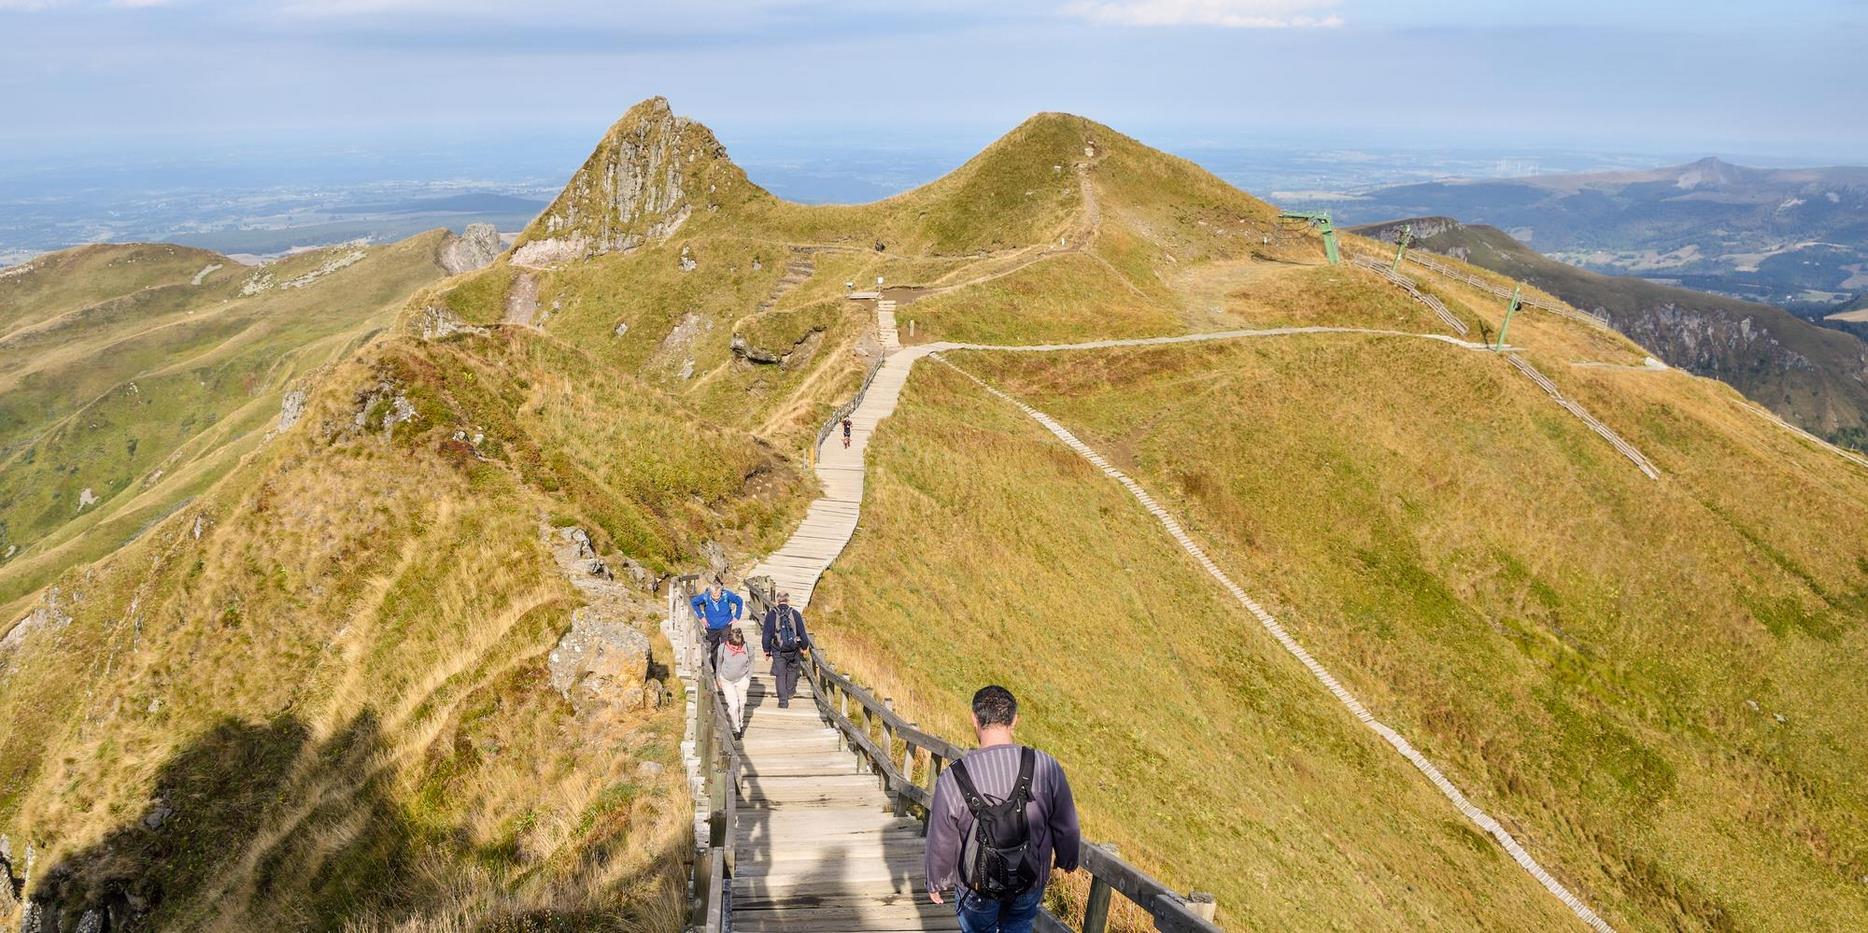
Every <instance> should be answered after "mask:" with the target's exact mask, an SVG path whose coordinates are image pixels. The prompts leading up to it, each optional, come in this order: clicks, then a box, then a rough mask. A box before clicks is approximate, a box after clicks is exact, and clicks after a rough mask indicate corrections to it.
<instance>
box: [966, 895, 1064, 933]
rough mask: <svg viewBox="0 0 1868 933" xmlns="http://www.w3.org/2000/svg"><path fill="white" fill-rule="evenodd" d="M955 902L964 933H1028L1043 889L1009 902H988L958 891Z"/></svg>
mask: <svg viewBox="0 0 1868 933" xmlns="http://www.w3.org/2000/svg"><path fill="white" fill-rule="evenodd" d="M957 893H958V894H959V895H960V897H959V899H958V900H956V901H955V902H954V910H955V912H956V913H958V914H959V915H960V929H961V930H962V931H963V933H1031V924H1032V921H1034V920H1036V919H1037V918H1038V903H1039V902H1040V901H1042V900H1044V886H1043V885H1039V886H1037V887H1035V888H1032V889H1031V890H1029V891H1026V892H1025V893H1023V894H1020V895H1019V896H1018V897H1016V898H1013V899H1012V900H1011V901H1009V902H1007V901H990V900H987V899H985V898H983V897H979V896H977V895H975V894H974V893H973V892H971V891H968V890H965V889H961V890H960V891H959V892H957Z"/></svg>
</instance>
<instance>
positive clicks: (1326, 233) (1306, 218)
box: [1278, 211, 1342, 266]
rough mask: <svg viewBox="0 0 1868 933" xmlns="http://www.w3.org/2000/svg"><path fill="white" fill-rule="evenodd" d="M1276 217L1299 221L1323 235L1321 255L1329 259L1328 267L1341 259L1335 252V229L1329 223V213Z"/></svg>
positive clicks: (1288, 212) (1303, 212)
mask: <svg viewBox="0 0 1868 933" xmlns="http://www.w3.org/2000/svg"><path fill="white" fill-rule="evenodd" d="M1278 217H1279V218H1280V219H1283V220H1301V221H1303V222H1305V223H1307V224H1309V225H1311V226H1313V227H1315V228H1317V231H1318V232H1319V233H1322V234H1323V255H1324V256H1327V257H1329V260H1330V265H1332V266H1333V265H1336V263H1337V262H1338V261H1339V260H1341V259H1342V254H1340V253H1338V252H1337V251H1336V227H1335V226H1333V225H1332V224H1331V223H1330V212H1329V211H1285V212H1284V213H1282V214H1279V215H1278Z"/></svg>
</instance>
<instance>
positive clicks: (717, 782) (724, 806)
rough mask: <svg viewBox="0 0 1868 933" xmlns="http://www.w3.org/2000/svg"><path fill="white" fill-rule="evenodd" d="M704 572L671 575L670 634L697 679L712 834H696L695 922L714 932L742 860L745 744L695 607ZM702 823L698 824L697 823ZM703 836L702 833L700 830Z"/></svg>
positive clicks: (681, 666) (698, 742) (680, 669)
mask: <svg viewBox="0 0 1868 933" xmlns="http://www.w3.org/2000/svg"><path fill="white" fill-rule="evenodd" d="M699 580H700V576H699V575H698V574H687V575H685V576H680V577H676V578H674V579H673V580H671V581H669V587H668V627H667V633H668V640H669V643H670V644H671V645H673V646H674V650H675V670H676V672H677V673H679V674H680V675H681V676H683V677H685V678H689V679H691V680H692V682H693V684H694V695H693V696H692V697H691V698H690V699H692V701H693V703H694V708H693V710H692V712H691V713H690V715H691V716H692V720H691V726H692V729H693V736H694V753H693V754H694V758H693V761H694V764H693V770H694V772H695V777H697V778H698V779H699V786H698V788H697V790H698V792H699V797H700V800H702V801H705V806H706V816H707V819H706V839H705V841H704V842H702V841H701V840H700V839H698V838H697V839H696V840H695V841H696V843H697V845H696V848H695V851H696V852H697V853H698V857H697V859H696V861H695V864H694V870H693V876H692V883H693V889H692V891H691V894H692V897H691V899H690V901H689V902H690V903H691V904H693V905H694V911H693V916H692V918H691V925H692V926H694V927H698V928H699V929H702V930H706V931H709V933H714V931H720V930H724V929H726V925H727V923H728V919H727V918H728V917H730V916H731V915H732V904H731V902H730V900H731V891H732V880H733V869H734V867H735V865H736V862H737V860H736V858H735V855H736V853H735V852H734V851H733V847H734V842H733V840H734V833H733V826H734V823H735V822H736V821H737V819H738V817H739V778H740V774H741V772H742V766H741V761H740V752H739V744H738V743H737V742H736V741H734V739H733V720H732V717H731V716H730V715H729V714H728V713H727V708H726V699H725V697H723V696H722V695H721V693H720V690H719V688H718V687H717V686H716V685H715V684H714V675H713V665H711V664H708V663H707V656H706V653H707V639H706V635H705V633H704V632H703V631H702V628H701V626H702V623H701V620H699V619H697V618H695V616H694V613H693V611H692V610H691V609H690V608H689V602H690V600H692V599H693V598H694V592H695V583H697V582H698V581H699ZM697 829H698V827H697ZM696 835H697V836H698V835H699V833H698V832H697V834H696Z"/></svg>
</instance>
